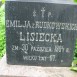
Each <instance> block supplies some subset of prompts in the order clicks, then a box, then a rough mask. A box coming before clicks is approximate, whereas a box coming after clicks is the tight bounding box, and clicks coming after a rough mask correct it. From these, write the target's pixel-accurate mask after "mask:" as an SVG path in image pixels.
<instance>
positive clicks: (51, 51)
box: [5, 0, 77, 67]
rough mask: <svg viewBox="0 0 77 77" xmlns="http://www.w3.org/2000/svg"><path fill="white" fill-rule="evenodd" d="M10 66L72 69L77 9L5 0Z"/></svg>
mask: <svg viewBox="0 0 77 77" xmlns="http://www.w3.org/2000/svg"><path fill="white" fill-rule="evenodd" d="M5 8H6V51H7V52H6V53H7V63H8V64H16V65H33V66H60V67H67V66H71V63H72V60H73V53H74V50H75V44H76V39H77V6H76V5H74V4H61V3H60V4H59V3H58V4H57V3H52V2H51V1H50V3H49V2H44V0H43V1H39V2H38V1H37V0H36V1H35V2H34V1H33V2H32V0H30V1H27V0H23V1H20V0H17V1H6V7H5Z"/></svg>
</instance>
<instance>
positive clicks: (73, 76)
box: [0, 56, 77, 77]
mask: <svg viewBox="0 0 77 77" xmlns="http://www.w3.org/2000/svg"><path fill="white" fill-rule="evenodd" d="M16 76H17V77H77V73H76V72H73V71H70V69H69V67H40V66H39V67H37V66H21V65H8V64H7V63H6V56H5V57H3V59H2V60H1V61H0V77H16Z"/></svg>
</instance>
